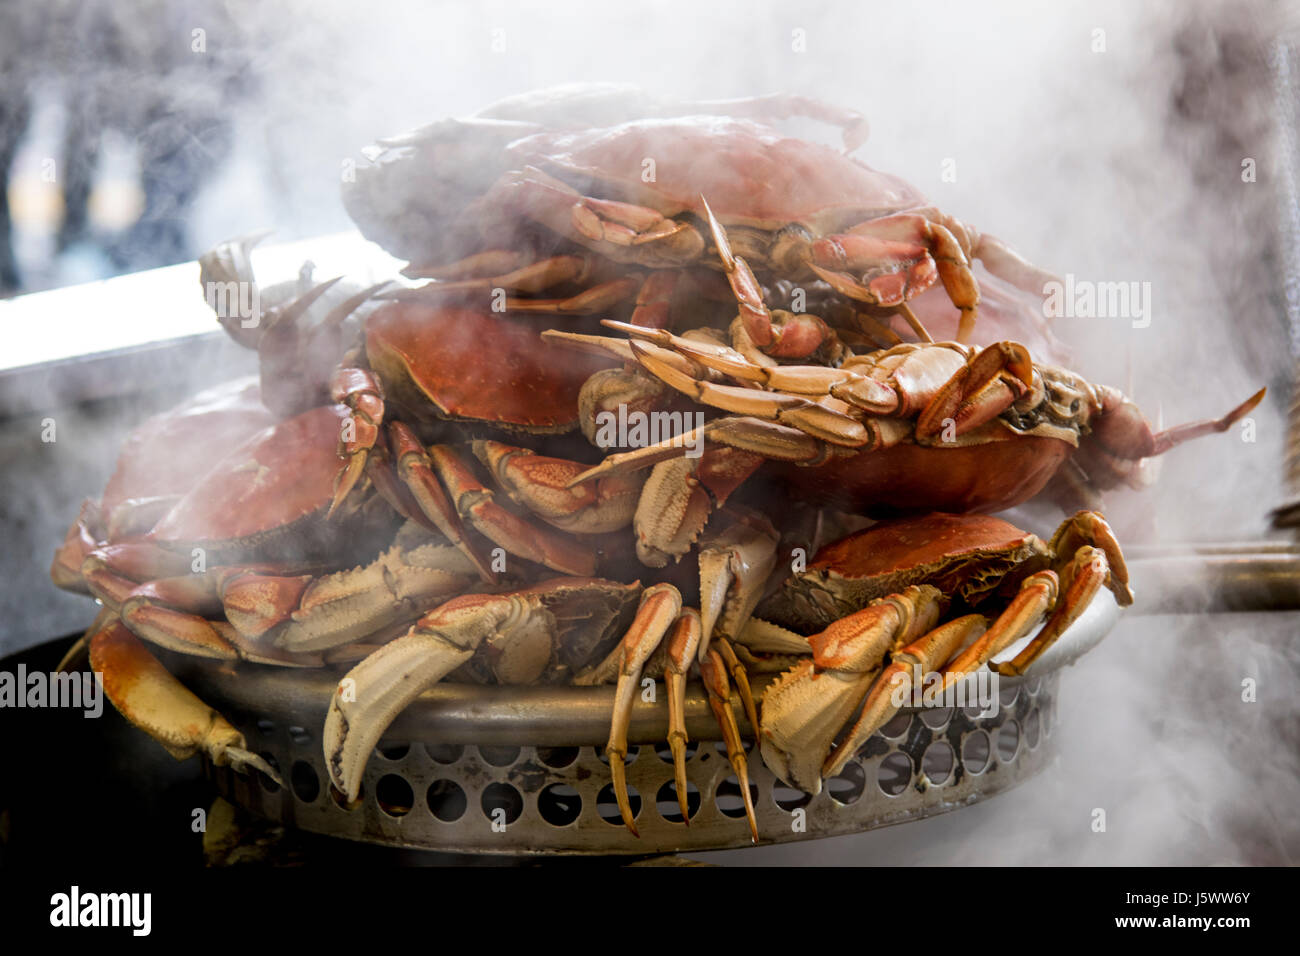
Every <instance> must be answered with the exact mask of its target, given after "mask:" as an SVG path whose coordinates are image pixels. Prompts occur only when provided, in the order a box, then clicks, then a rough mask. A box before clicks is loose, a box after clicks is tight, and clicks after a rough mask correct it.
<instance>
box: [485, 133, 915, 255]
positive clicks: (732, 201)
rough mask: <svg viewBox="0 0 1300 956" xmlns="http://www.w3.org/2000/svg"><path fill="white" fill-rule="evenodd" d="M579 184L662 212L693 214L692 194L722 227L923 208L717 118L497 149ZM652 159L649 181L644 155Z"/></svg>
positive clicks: (804, 146)
mask: <svg viewBox="0 0 1300 956" xmlns="http://www.w3.org/2000/svg"><path fill="white" fill-rule="evenodd" d="M507 154H508V156H509V158H510V159H511V160H512V161H513V162H514V163H515V164H516V165H518V166H524V165H533V166H537V167H539V168H541V169H542V170H544V171H546V172H548V173H551V174H554V175H556V176H558V177H559V178H560V179H563V180H565V181H566V182H569V183H570V184H571V185H575V186H577V188H579V189H581V188H582V186H581V185H579V183H578V181H579V180H581V179H584V178H585V179H588V180H590V181H592V182H594V183H601V184H603V185H605V186H607V187H612V188H613V189H614V190H616V191H617V192H618V193H621V195H611V196H610V197H609V198H615V199H621V200H624V201H627V202H633V203H638V204H640V205H644V206H649V207H651V208H653V209H656V210H658V211H659V212H660V213H662V214H664V215H666V216H673V215H677V214H678V213H681V212H685V211H691V212H695V213H697V214H702V213H703V206H702V204H701V202H700V196H701V194H703V195H704V196H706V197H707V198H708V201H709V205H710V207H711V208H712V209H713V211H714V212H715V213H716V214H717V215H718V216H719V217H721V218H722V219H723V220H724V221H725V222H726V223H727V224H729V225H744V226H752V227H754V228H757V229H779V228H781V227H783V226H786V225H788V224H790V223H800V224H802V225H805V226H807V227H808V228H809V229H810V230H812V231H813V232H814V233H827V232H833V231H835V230H836V229H838V228H841V227H844V226H849V225H853V224H855V223H857V222H861V221H862V220H864V219H867V218H871V217H874V216H880V215H884V214H887V213H890V212H896V211H899V210H902V209H909V208H912V207H915V206H920V205H923V204H924V202H925V197H924V196H922V195H921V193H919V192H918V191H917V190H916V189H915V188H914V187H913V186H911V185H910V184H908V183H907V182H905V181H903V180H902V179H899V178H898V177H897V176H891V175H890V174H888V173H882V172H879V171H877V170H874V169H872V168H871V167H869V166H867V165H866V164H865V163H862V162H859V161H858V160H856V159H852V158H851V157H848V156H845V155H844V154H843V153H841V152H839V151H837V150H834V149H831V148H830V147H829V146H823V145H821V144H819V143H811V142H808V141H807V140H802V139H795V138H793V137H788V136H782V135H781V134H780V133H779V132H777V131H776V130H775V129H773V128H772V127H770V126H766V125H763V124H760V123H755V122H751V121H748V120H739V119H732V118H729V117H724V116H687V117H678V118H674V119H644V120H637V121H634V122H630V123H623V124H620V125H618V126H610V127H603V128H596V129H585V130H579V131H576V132H544V133H538V134H536V135H534V136H528V137H524V138H523V139H520V140H517V141H516V142H514V143H512V144H511V145H510V147H509V149H508V150H507ZM647 157H650V158H653V159H654V160H655V177H654V180H653V182H652V183H648V184H647V183H646V182H645V181H644V180H643V178H642V177H643V170H644V168H645V167H644V162H645V160H646V158H647Z"/></svg>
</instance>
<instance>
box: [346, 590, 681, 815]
mask: <svg viewBox="0 0 1300 956" xmlns="http://www.w3.org/2000/svg"><path fill="white" fill-rule="evenodd" d="M639 592H640V585H637V584H619V583H617V582H614V581H605V580H601V579H599V578H553V579H551V580H548V581H543V582H541V583H540V584H537V585H534V586H533V587H530V588H525V589H523V590H521V591H513V592H510V593H508V594H466V595H463V596H461V597H458V598H453V599H452V600H450V601H448V602H446V603H445V604H443V605H441V606H439V607H437V608H434V609H433V610H432V611H430V612H429V613H427V614H425V615H424V616H423V617H421V618H420V619H419V620H418V621H416V622H415V624H413V625H412V626H411V629H410V630H409V631H407V633H406V634H405V635H403V636H402V637H399V638H397V639H396V640H394V641H392V642H390V643H388V644H385V645H383V646H382V647H380V648H379V649H378V650H377V651H375V652H374V653H372V654H370V656H368V657H366V658H365V659H364V660H362V661H361V662H360V663H359V664H357V665H356V666H355V667H353V668H352V670H351V671H349V672H348V674H347V675H346V676H345V677H344V678H343V680H341V681H340V682H339V687H338V690H337V692H336V693H335V694H334V696H333V699H332V700H331V702H330V708H329V713H328V714H327V715H326V718H325V732H324V750H325V762H326V766H327V768H328V770H329V774H330V780H331V781H332V782H333V784H334V786H335V787H337V788H338V789H339V790H340V791H341V792H342V793H343V794H345V795H346V797H347V799H348V800H349V801H351V800H355V799H356V798H357V795H358V794H359V793H360V791H361V777H362V774H363V773H364V771H365V768H366V762H367V761H368V760H369V758H370V754H371V753H372V752H373V750H374V747H375V744H377V743H378V742H379V739H380V737H381V736H382V735H383V733H384V731H385V730H387V728H388V726H389V724H391V723H392V722H393V720H394V719H395V718H396V717H397V715H398V714H399V713H400V712H401V711H402V710H404V709H405V708H406V707H407V706H408V705H409V704H410V703H411V702H412V701H414V700H415V698H416V697H418V696H419V695H420V694H421V693H423V692H424V691H425V690H427V689H428V688H430V687H432V686H433V685H434V684H436V683H437V682H438V681H440V680H442V678H443V677H445V676H446V675H447V674H449V673H451V672H452V671H453V670H455V669H456V668H458V667H461V666H462V665H466V664H469V665H470V667H471V668H473V669H475V676H476V678H478V679H480V680H482V681H484V682H493V681H495V682H496V683H499V684H530V683H533V682H534V681H536V680H537V679H538V678H539V677H541V676H542V674H544V673H545V672H546V669H547V668H548V667H549V666H551V665H552V663H553V662H558V663H559V664H560V665H561V666H564V667H567V668H575V667H576V666H577V663H578V662H579V661H586V660H589V659H591V658H592V657H594V656H599V655H601V654H603V653H604V651H605V648H607V647H608V646H609V643H610V642H611V641H613V640H615V639H616V637H617V634H618V631H617V627H618V622H619V621H621V620H623V619H624V617H623V615H624V613H625V612H626V611H628V610H630V604H631V602H632V601H633V600H635V599H636V597H637V595H638V593H639ZM673 615H674V616H675V615H676V611H674V612H673ZM671 623H672V617H669V618H668V621H667V622H665V623H664V625H663V626H664V628H665V629H667V627H668V624H671ZM651 650H653V648H651ZM476 654H478V657H477V658H475V655H476ZM471 659H473V661H472V663H471Z"/></svg>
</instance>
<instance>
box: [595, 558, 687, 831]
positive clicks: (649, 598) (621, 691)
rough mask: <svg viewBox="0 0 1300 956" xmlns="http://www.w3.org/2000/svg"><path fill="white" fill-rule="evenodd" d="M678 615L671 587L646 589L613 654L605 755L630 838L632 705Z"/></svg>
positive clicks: (632, 824)
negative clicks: (629, 730)
mask: <svg viewBox="0 0 1300 956" xmlns="http://www.w3.org/2000/svg"><path fill="white" fill-rule="evenodd" d="M681 612H682V596H681V594H680V593H678V591H677V589H676V588H675V587H673V586H672V585H671V584H656V585H654V586H653V587H648V588H646V589H645V591H644V592H643V593H642V595H641V606H640V608H638V609H637V612H636V618H635V619H634V620H633V621H632V626H631V627H630V628H628V632H627V634H626V635H625V636H624V637H623V641H622V644H621V645H620V646H619V648H618V650H617V651H616V652H615V653H617V654H619V656H620V658H621V660H620V662H619V667H618V684H617V686H616V688H615V690H614V716H613V720H612V721H611V722H610V728H609V741H608V742H607V743H606V744H605V755H606V756H607V757H608V758H609V772H610V776H611V777H612V778H613V785H614V799H615V800H617V801H618V809H619V812H620V813H622V815H623V822H624V823H625V824H627V828H628V829H629V830H631V831H632V835H633V836H640V835H641V834H640V833H638V832H637V829H636V821H635V819H634V817H633V815H632V805H631V803H629V802H628V796H627V776H626V768H625V762H626V760H627V728H628V722H629V721H630V720H631V717H632V703H633V700H634V699H635V697H636V695H637V693H638V691H639V690H640V683H641V669H642V667H644V666H645V662H646V661H647V660H649V659H650V655H651V654H653V653H654V652H655V649H656V648H658V647H659V642H660V641H662V640H663V638H664V635H665V634H666V633H667V632H668V629H669V628H670V627H672V625H673V622H674V621H676V620H677V619H678V616H679V615H680V614H681ZM688 626H689V625H688ZM679 793H680V792H679Z"/></svg>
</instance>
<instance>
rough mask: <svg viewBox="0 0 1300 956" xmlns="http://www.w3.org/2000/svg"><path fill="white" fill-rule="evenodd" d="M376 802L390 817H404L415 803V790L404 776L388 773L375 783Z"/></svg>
mask: <svg viewBox="0 0 1300 956" xmlns="http://www.w3.org/2000/svg"><path fill="white" fill-rule="evenodd" d="M375 803H377V804H379V809H380V810H383V811H384V812H385V813H386V814H388V815H389V816H390V817H404V816H406V815H407V814H408V813H410V812H411V807H413V806H414V805H415V791H414V790H412V789H411V785H410V784H409V783H407V782H406V780H405V779H404V778H402V777H400V776H398V775H397V774H395V773H387V774H384V775H383V776H382V777H380V778H379V782H378V783H377V784H375Z"/></svg>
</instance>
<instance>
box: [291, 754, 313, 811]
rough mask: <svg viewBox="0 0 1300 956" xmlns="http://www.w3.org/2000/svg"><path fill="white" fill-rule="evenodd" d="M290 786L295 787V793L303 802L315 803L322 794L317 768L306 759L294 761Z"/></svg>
mask: <svg viewBox="0 0 1300 956" xmlns="http://www.w3.org/2000/svg"><path fill="white" fill-rule="evenodd" d="M289 786H290V787H292V788H293V795H294V796H295V797H297V798H298V799H299V800H301V801H302V802H303V803H314V802H315V800H316V798H317V797H319V796H320V778H319V777H318V776H316V768H315V767H313V766H312V765H311V764H309V763H307V761H305V760H295V761H294V762H293V769H292V770H290V771H289Z"/></svg>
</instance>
